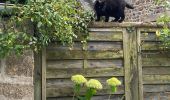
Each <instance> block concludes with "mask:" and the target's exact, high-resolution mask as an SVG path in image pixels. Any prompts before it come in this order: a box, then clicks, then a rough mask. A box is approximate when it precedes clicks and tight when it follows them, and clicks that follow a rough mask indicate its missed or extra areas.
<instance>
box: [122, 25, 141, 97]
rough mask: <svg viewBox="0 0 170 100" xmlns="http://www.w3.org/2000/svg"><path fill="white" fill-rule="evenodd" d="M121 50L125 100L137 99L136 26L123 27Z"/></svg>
mask: <svg viewBox="0 0 170 100" xmlns="http://www.w3.org/2000/svg"><path fill="white" fill-rule="evenodd" d="M129 29H130V31H129ZM123 50H124V68H125V97H126V100H139V89H138V85H139V81H138V80H139V79H138V64H137V61H138V60H137V56H138V55H137V32H136V28H133V27H127V28H124V29H123Z"/></svg>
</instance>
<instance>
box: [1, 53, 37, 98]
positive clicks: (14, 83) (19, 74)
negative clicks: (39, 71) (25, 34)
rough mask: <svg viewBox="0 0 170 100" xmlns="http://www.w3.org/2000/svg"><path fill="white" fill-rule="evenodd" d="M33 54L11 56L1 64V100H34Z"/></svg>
mask: <svg viewBox="0 0 170 100" xmlns="http://www.w3.org/2000/svg"><path fill="white" fill-rule="evenodd" d="M33 69H34V58H33V52H31V51H25V52H24V54H23V55H22V56H14V55H11V56H9V57H6V58H5V59H2V60H1V62H0V100H33V96H34V95H33V94H34V91H33V90H34V87H33Z"/></svg>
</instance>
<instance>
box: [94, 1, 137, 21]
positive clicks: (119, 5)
mask: <svg viewBox="0 0 170 100" xmlns="http://www.w3.org/2000/svg"><path fill="white" fill-rule="evenodd" d="M125 7H127V8H129V9H134V7H133V6H132V5H131V4H129V3H127V2H126V1H125V0H96V1H95V3H94V10H95V14H96V16H97V19H96V21H100V17H101V16H105V22H108V21H109V17H114V18H115V19H114V20H113V22H119V23H121V22H122V21H123V20H124V19H125V12H124V10H125Z"/></svg>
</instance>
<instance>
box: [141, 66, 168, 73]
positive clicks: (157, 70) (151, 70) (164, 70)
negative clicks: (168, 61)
mask: <svg viewBox="0 0 170 100" xmlns="http://www.w3.org/2000/svg"><path fill="white" fill-rule="evenodd" d="M143 75H170V66H168V67H162V66H161V67H155V66H153V67H143Z"/></svg>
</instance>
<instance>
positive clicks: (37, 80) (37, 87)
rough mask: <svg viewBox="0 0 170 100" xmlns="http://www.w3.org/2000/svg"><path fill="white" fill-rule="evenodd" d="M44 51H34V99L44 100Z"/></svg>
mask: <svg viewBox="0 0 170 100" xmlns="http://www.w3.org/2000/svg"><path fill="white" fill-rule="evenodd" d="M41 53H42V52H39V53H35V52H34V100H42V89H41V87H42V71H41V70H42V56H41Z"/></svg>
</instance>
